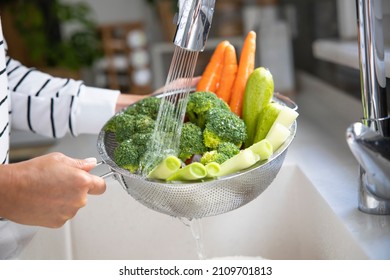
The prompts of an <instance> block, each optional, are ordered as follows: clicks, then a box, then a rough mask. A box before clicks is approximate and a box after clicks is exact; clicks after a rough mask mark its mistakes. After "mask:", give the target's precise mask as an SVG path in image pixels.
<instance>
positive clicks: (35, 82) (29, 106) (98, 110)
mask: <svg viewBox="0 0 390 280" xmlns="http://www.w3.org/2000/svg"><path fill="white" fill-rule="evenodd" d="M7 74H8V84H9V91H10V93H11V108H12V114H11V116H12V117H11V120H12V121H11V124H12V127H13V128H15V129H21V130H30V131H32V132H34V133H37V134H41V135H44V136H48V137H53V138H59V137H62V136H64V135H65V134H66V133H71V134H72V135H74V136H77V135H79V134H83V133H89V134H96V133H98V132H99V131H100V129H101V128H102V127H103V125H104V124H105V122H106V121H107V120H108V119H109V118H110V117H111V116H112V115H113V114H114V113H115V105H116V101H117V98H118V96H119V93H120V92H119V91H113V90H108V89H100V88H93V87H88V86H86V85H85V84H84V83H83V82H82V81H76V80H73V79H64V78H58V77H53V76H51V75H48V74H46V73H43V72H41V71H38V70H37V69H35V68H27V67H25V66H23V65H22V64H21V63H20V62H18V61H16V60H13V59H12V58H10V57H7Z"/></svg>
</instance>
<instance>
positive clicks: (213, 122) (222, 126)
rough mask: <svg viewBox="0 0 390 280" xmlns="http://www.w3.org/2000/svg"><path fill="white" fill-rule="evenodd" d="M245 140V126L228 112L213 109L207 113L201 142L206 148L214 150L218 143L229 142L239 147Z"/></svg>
mask: <svg viewBox="0 0 390 280" xmlns="http://www.w3.org/2000/svg"><path fill="white" fill-rule="evenodd" d="M245 139H246V126H245V123H244V121H243V120H242V119H240V118H239V117H238V116H237V115H236V114H234V113H233V112H232V111H230V110H224V109H221V108H213V109H211V110H209V111H208V112H207V115H206V127H205V129H204V131H203V141H204V144H205V145H206V147H208V148H211V149H216V148H217V147H218V145H219V144H220V143H223V142H231V143H233V144H235V145H237V147H241V145H242V143H243V142H244V141H245Z"/></svg>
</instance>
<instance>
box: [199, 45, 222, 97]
mask: <svg viewBox="0 0 390 280" xmlns="http://www.w3.org/2000/svg"><path fill="white" fill-rule="evenodd" d="M228 45H229V42H228V41H226V40H225V41H222V42H220V43H219V44H218V45H217V47H216V48H215V50H214V52H213V54H212V56H211V59H210V61H209V63H208V64H207V66H206V69H205V70H204V72H203V74H202V77H201V79H200V81H199V83H198V85H197V87H196V90H197V91H211V92H214V93H215V92H216V91H217V86H218V84H219V81H220V78H221V70H222V65H223V57H224V53H225V49H226V46H228Z"/></svg>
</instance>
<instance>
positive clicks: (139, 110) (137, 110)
mask: <svg viewBox="0 0 390 280" xmlns="http://www.w3.org/2000/svg"><path fill="white" fill-rule="evenodd" d="M160 103H161V99H160V98H157V97H155V96H150V97H146V98H144V99H141V100H140V101H138V102H137V103H135V104H134V105H131V106H129V107H128V108H127V109H126V110H125V111H124V112H125V113H126V114H129V115H139V114H142V115H147V116H149V117H150V118H152V119H154V120H155V119H156V118H157V115H158V110H159V109H160Z"/></svg>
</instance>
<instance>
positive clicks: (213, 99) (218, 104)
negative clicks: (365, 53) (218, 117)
mask: <svg viewBox="0 0 390 280" xmlns="http://www.w3.org/2000/svg"><path fill="white" fill-rule="evenodd" d="M212 108H221V109H223V110H227V111H230V108H229V106H228V105H227V104H226V102H225V101H223V100H222V99H221V98H219V97H217V95H216V94H215V93H213V92H209V91H198V92H194V93H192V94H190V95H189V98H188V102H187V107H186V115H187V116H188V119H189V120H190V122H192V123H194V124H196V125H197V126H199V127H200V128H202V129H204V127H205V123H206V115H207V112H208V111H209V110H211V109H212Z"/></svg>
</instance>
